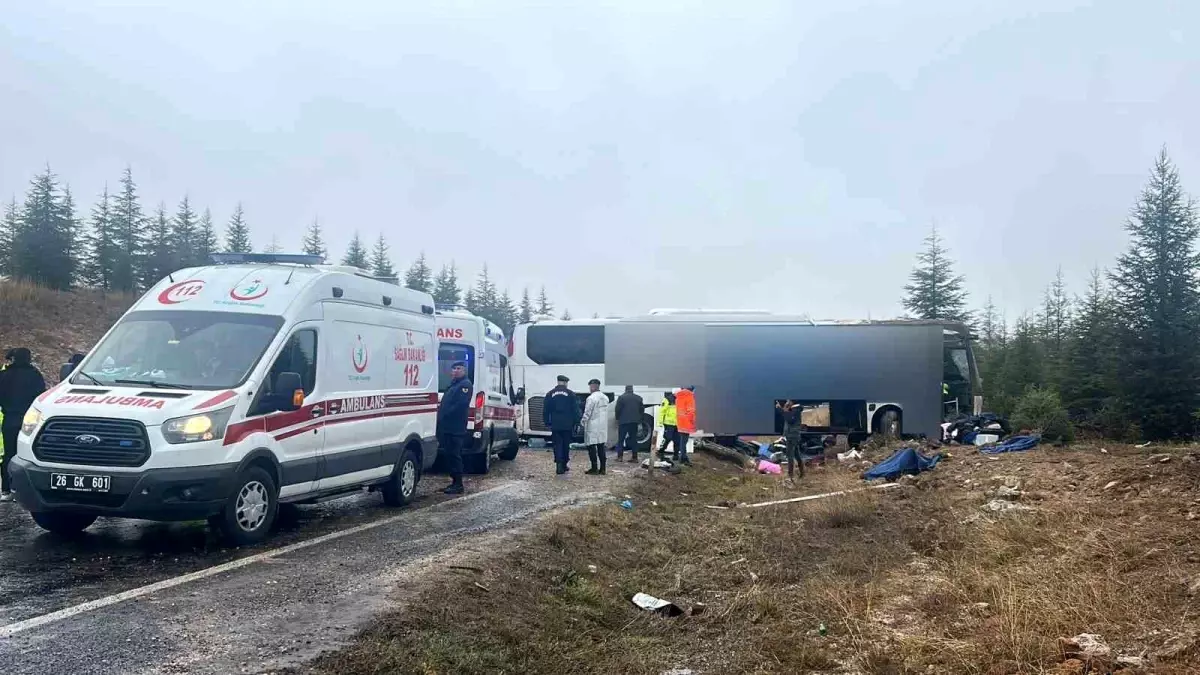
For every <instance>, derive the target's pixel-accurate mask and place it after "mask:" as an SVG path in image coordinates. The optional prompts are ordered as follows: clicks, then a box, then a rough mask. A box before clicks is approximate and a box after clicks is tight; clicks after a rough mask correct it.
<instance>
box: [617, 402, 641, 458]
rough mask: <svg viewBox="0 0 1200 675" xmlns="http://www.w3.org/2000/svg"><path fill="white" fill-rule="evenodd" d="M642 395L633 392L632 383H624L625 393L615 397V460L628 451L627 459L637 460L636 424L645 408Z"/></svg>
mask: <svg viewBox="0 0 1200 675" xmlns="http://www.w3.org/2000/svg"><path fill="white" fill-rule="evenodd" d="M643 403H644V402H643V401H642V397H641V396H638V395H637V394H635V393H633V385H632V384H627V385H625V393H624V394H621V395H620V396H618V397H617V461H618V462H619V461H621V459H622V458H623V457H624V456H625V451H626V450H628V451H629V452H630V458H629V461H631V462H634V463H636V462H637V435H638V425H640V424H641V423H642V414H643V411H644V410H645V406H644V405H643Z"/></svg>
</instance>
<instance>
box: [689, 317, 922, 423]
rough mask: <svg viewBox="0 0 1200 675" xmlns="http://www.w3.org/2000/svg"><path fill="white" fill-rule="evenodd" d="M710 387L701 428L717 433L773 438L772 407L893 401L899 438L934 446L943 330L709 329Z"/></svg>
mask: <svg viewBox="0 0 1200 675" xmlns="http://www.w3.org/2000/svg"><path fill="white" fill-rule="evenodd" d="M705 343H706V350H707V353H708V358H707V368H708V379H707V387H706V388H704V389H701V388H699V387H698V388H697V390H696V414H697V418H698V420H697V421H698V425H699V426H700V427H701V428H703V429H705V430H706V431H712V432H714V433H731V434H746V433H773V431H774V429H775V401H776V400H778V399H783V398H792V399H800V400H813V401H838V400H843V401H855V400H859V401H896V402H899V403H900V404H901V406H902V407H903V415H904V419H903V422H904V432H905V433H908V434H926V435H928V436H930V437H931V438H938V437H939V434H940V423H941V380H942V329H941V327H940V326H903V325H895V326H880V325H875V326H803V325H775V326H772V325H762V324H759V325H730V324H725V325H721V324H710V325H708V326H707V327H706V340H705Z"/></svg>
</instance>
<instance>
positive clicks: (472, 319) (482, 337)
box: [437, 305, 519, 473]
mask: <svg viewBox="0 0 1200 675" xmlns="http://www.w3.org/2000/svg"><path fill="white" fill-rule="evenodd" d="M437 338H438V396H439V397H440V396H441V395H442V394H444V393H445V392H446V389H448V388H449V387H450V368H451V367H452V366H453V365H454V364H455V363H457V362H459V361H461V362H463V363H465V364H467V377H469V378H471V383H472V384H474V385H475V394H474V398H473V399H472V400H471V419H470V428H469V429H468V436H467V440H466V442H465V443H464V444H463V464H464V468H465V469H466V470H467V471H469V472H471V473H487V472H488V471H489V470H491V466H492V457H493V456H497V457H499V458H500V459H505V460H511V459H515V458H516V456H517V448H518V440H519V439H518V437H517V427H516V420H517V415H516V403H517V396H516V391H515V390H514V389H513V386H512V373H511V372H510V370H509V366H508V339H507V338H506V337H505V335H504V331H503V330H501V328H500V327H499V326H497V325H496V324H494V323H492V322H491V321H488V320H487V319H484V318H482V317H479V316H476V315H475V314H472V313H471V312H470V311H468V310H466V309H465V308H463V307H461V306H458V305H438V307H437Z"/></svg>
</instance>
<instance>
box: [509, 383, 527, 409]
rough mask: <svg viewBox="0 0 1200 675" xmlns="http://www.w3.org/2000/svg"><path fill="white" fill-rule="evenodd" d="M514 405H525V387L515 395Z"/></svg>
mask: <svg viewBox="0 0 1200 675" xmlns="http://www.w3.org/2000/svg"><path fill="white" fill-rule="evenodd" d="M512 402H513V405H523V404H524V403H525V387H521V388H520V389H518V390H517V392H516V393H515V394H513V399H512Z"/></svg>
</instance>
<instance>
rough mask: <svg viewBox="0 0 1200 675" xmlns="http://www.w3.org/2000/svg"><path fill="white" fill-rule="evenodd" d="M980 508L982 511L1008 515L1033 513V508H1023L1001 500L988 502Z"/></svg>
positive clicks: (1022, 505)
mask: <svg viewBox="0 0 1200 675" xmlns="http://www.w3.org/2000/svg"><path fill="white" fill-rule="evenodd" d="M982 508H983V510H984V511H991V512H992V513H1008V512H1011V511H1033V510H1034V508H1033V507H1032V506H1025V505H1024V504H1017V503H1014V502H1010V501H1005V500H1003V499H993V500H991V501H989V502H988V503H986V504H984V505H983V507H982Z"/></svg>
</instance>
